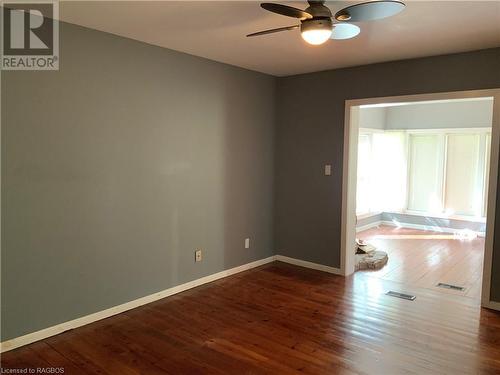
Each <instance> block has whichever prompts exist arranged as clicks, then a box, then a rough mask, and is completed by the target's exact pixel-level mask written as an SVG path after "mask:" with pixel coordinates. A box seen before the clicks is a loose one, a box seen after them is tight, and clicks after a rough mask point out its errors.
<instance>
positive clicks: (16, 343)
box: [0, 256, 276, 353]
mask: <svg viewBox="0 0 500 375" xmlns="http://www.w3.org/2000/svg"><path fill="white" fill-rule="evenodd" d="M275 258H276V257H275V256H271V257H269V258H265V259H260V260H256V261H255V262H251V263H247V264H243V265H241V266H239V267H234V268H231V269H228V270H225V271H221V272H217V273H214V274H213V275H208V276H205V277H202V278H200V279H197V280H193V281H190V282H188V283H185V284H181V285H178V286H174V287H172V288H169V289H165V290H162V291H161V292H158V293H154V294H150V295H149V296H145V297H141V298H138V299H136V300H133V301H130V302H126V303H124V304H121V305H118V306H114V307H111V308H109V309H106V310H103V311H98V312H96V313H94V314H90V315H86V316H82V317H81V318H77V319H74V320H71V321H69V322H65V323H61V324H57V325H55V326H52V327H48V328H45V329H42V330H40V331H36V332H33V333H28V334H27V335H24V336H20V337H16V338H13V339H11V340H7V341H4V342H2V343H0V352H1V353H3V352H6V351H9V350H12V349H15V348H18V347H20V346H24V345H27V344H31V343H33V342H35V341H39V340H43V339H46V338H47V337H51V336H55V335H58V334H60V333H63V332H64V331H67V330H69V329H74V328H78V327H81V326H84V325H86V324H89V323H93V322H96V321H98V320H101V319H105V318H109V317H111V316H113V315H117V314H120V313H122V312H125V311H128V310H131V309H134V308H136V307H139V306H142V305H145V304H148V303H151V302H154V301H157V300H159V299H162V298H165V297H168V296H171V295H174V294H177V293H180V292H183V291H185V290H188V289H191V288H195V287H197V286H200V285H203V284H207V283H210V282H212V281H215V280H219V279H222V278H224V277H227V276H231V275H234V274H236V273H239V272H243V271H246V270H249V269H252V268H255V267H259V266H262V265H264V264H266V263H270V262H273V261H274V260H275Z"/></svg>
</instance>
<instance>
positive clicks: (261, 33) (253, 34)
mask: <svg viewBox="0 0 500 375" xmlns="http://www.w3.org/2000/svg"><path fill="white" fill-rule="evenodd" d="M299 27H300V26H299V25H294V26H286V27H278V28H277V29H270V30H264V31H259V32H256V33H252V34H248V35H247V37H248V36H259V35H266V34H272V33H279V32H280V31H288V30H294V29H298V28H299Z"/></svg>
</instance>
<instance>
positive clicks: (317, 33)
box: [301, 29, 332, 46]
mask: <svg viewBox="0 0 500 375" xmlns="http://www.w3.org/2000/svg"><path fill="white" fill-rule="evenodd" d="M301 35H302V39H304V40H305V41H306V42H307V43H309V44H313V45H315V46H317V45H320V44H323V43H325V42H326V41H327V40H328V39H330V37H331V36H332V30H331V29H330V30H327V29H319V30H314V29H312V30H305V31H302V34H301Z"/></svg>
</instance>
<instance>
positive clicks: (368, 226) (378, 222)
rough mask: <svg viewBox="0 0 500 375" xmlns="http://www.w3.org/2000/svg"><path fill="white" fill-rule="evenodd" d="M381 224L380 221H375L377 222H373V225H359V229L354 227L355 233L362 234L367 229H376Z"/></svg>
mask: <svg viewBox="0 0 500 375" xmlns="http://www.w3.org/2000/svg"><path fill="white" fill-rule="evenodd" d="M381 224H382V221H380V220H377V221H374V222H373V223H369V224H365V225H361V226H360V227H356V233H358V232H363V231H364V230H368V229H372V228H375V227H378V226H379V225H381Z"/></svg>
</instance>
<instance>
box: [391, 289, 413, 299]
mask: <svg viewBox="0 0 500 375" xmlns="http://www.w3.org/2000/svg"><path fill="white" fill-rule="evenodd" d="M386 295H388V296H391V297H396V298H402V299H407V300H408V301H414V300H415V298H417V297H416V296H413V295H411V294H406V293H400V292H395V291H393V290H390V291H388V292H387V293H386Z"/></svg>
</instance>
